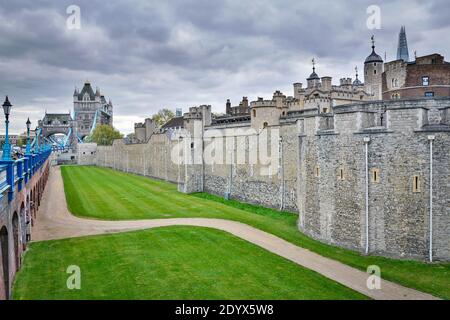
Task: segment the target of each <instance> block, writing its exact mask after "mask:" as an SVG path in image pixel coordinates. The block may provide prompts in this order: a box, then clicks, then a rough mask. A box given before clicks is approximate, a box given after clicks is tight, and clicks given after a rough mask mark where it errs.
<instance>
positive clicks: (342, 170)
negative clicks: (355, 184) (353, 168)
mask: <svg viewBox="0 0 450 320" xmlns="http://www.w3.org/2000/svg"><path fill="white" fill-rule="evenodd" d="M338 180H340V181H344V180H345V175H344V169H343V168H340V169H339V173H338Z"/></svg>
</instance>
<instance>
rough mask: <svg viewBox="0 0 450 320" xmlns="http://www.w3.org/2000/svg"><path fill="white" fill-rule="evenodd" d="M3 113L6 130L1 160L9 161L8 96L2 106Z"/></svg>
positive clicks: (9, 107)
mask: <svg viewBox="0 0 450 320" xmlns="http://www.w3.org/2000/svg"><path fill="white" fill-rule="evenodd" d="M2 107H3V112H4V113H5V124H6V130H5V143H4V144H3V157H2V159H3V160H6V161H8V160H11V145H10V144H9V133H8V129H9V114H10V112H11V107H12V104H11V103H10V102H9V99H8V96H6V99H5V102H4V103H3V105H2Z"/></svg>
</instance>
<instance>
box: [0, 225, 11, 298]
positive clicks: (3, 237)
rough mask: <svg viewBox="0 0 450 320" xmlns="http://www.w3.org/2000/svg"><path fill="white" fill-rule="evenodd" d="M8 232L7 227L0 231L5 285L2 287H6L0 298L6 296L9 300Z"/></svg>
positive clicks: (0, 252)
mask: <svg viewBox="0 0 450 320" xmlns="http://www.w3.org/2000/svg"><path fill="white" fill-rule="evenodd" d="M8 253H9V251H8V230H7V229H6V227H3V228H1V229H0V259H1V261H0V263H1V265H0V267H1V268H2V270H3V272H2V274H1V276H2V278H3V283H2V286H0V288H1V287H4V290H3V292H0V297H1V296H4V297H5V299H8V298H9V259H8Z"/></svg>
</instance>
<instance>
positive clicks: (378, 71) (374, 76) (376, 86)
mask: <svg viewBox="0 0 450 320" xmlns="http://www.w3.org/2000/svg"><path fill="white" fill-rule="evenodd" d="M383 66H384V63H383V59H382V58H381V57H380V56H379V55H378V54H377V53H376V52H375V38H374V36H372V53H371V54H370V55H369V56H368V57H367V58H366V61H365V62H364V85H365V89H366V92H368V93H370V94H372V95H373V100H381V99H382V97H383V94H382V85H381V82H382V81H381V79H382V74H383Z"/></svg>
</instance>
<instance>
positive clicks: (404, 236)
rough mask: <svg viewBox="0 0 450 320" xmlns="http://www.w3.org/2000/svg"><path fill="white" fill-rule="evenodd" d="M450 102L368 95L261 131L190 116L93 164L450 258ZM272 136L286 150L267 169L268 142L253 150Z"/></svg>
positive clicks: (343, 236) (311, 229) (341, 242)
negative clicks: (261, 158)
mask: <svg viewBox="0 0 450 320" xmlns="http://www.w3.org/2000/svg"><path fill="white" fill-rule="evenodd" d="M449 109H450V99H426V100H391V101H378V102H367V103H365V102H363V103H360V104H352V105H340V106H335V107H334V108H333V112H332V113H331V114H318V113H317V112H315V111H314V110H310V109H304V110H297V111H295V112H289V113H288V114H287V115H286V116H284V117H282V118H280V121H279V124H277V125H269V126H268V127H266V128H263V129H257V130H255V129H254V128H253V129H252V128H251V126H250V123H248V122H247V123H239V124H232V125H230V126H227V125H223V126H222V125H221V126H214V125H209V123H208V122H207V121H205V119H204V117H202V116H200V115H198V116H196V117H194V116H191V117H189V116H187V117H185V119H184V121H185V124H184V129H183V130H182V131H179V132H177V134H176V135H174V134H172V135H170V134H167V133H164V134H162V133H157V134H154V135H152V136H151V137H150V139H149V140H148V141H147V143H144V144H136V145H125V144H124V143H123V142H122V141H120V140H118V141H115V142H114V145H113V146H111V147H98V149H97V152H96V153H95V159H94V160H93V163H95V164H97V165H99V166H107V167H111V168H115V169H118V170H123V171H126V172H132V173H136V174H141V175H145V176H149V177H153V178H157V179H162V180H166V181H170V182H174V183H177V184H178V190H179V191H181V192H186V193H191V192H199V191H205V192H210V193H213V194H216V195H219V196H225V197H229V198H234V199H238V200H241V201H245V202H249V203H255V204H260V205H263V206H266V207H272V208H277V209H282V210H288V211H293V212H298V214H299V219H298V228H299V229H300V230H301V231H302V232H304V233H306V234H308V235H310V236H311V237H313V238H315V239H318V240H320V241H323V242H326V243H330V244H334V245H337V246H341V247H345V248H350V249H353V250H357V251H360V252H363V253H364V252H366V246H367V249H368V254H374V255H383V256H392V257H397V258H408V259H420V260H426V259H429V249H430V247H431V248H432V258H433V260H442V261H450V157H449V155H450V120H449ZM197 111H198V112H202V111H201V110H197ZM197 111H196V112H197ZM198 112H197V113H198ZM195 115H197V114H195ZM252 130H253V131H252ZM265 135H266V136H267V137H268V143H267V149H268V150H269V151H268V153H269V154H270V155H272V154H273V153H274V152H275V151H277V150H278V151H279V153H278V156H277V157H276V159H275V162H276V163H272V165H271V166H269V167H268V166H267V165H266V164H264V163H261V162H252V161H251V159H252V157H254V156H255V154H260V152H261V148H262V149H264V148H265V146H261V145H260V146H259V147H258V148H259V149H258V151H257V152H255V151H252V150H253V149H252V148H251V146H252V145H253V141H255V139H260V138H261V137H263V136H265ZM431 143H432V144H433V153H432V161H433V175H432V177H433V185H432V189H433V190H432V192H433V193H432V195H431V193H430V191H431V188H430V167H431V160H430V144H431ZM366 147H367V172H368V175H367V179H366ZM211 150H214V151H211ZM218 150H220V151H221V152H218ZM239 150H240V151H241V152H238V151H239ZM219 153H221V154H223V155H224V157H225V158H226V161H224V160H223V159H222V161H221V160H220V159H219V160H218V159H215V158H214V157H216V156H217V154H219ZM177 154H178V155H180V157H176V156H174V155H177ZM189 155H190V157H189ZM211 157H212V158H214V159H215V160H212V161H211V159H210V158H211ZM188 158H192V159H196V160H195V161H190V160H187V159H188ZM241 158H242V159H241ZM243 160H245V161H243ZM366 183H367V188H368V193H366ZM366 200H367V203H368V207H367V208H366ZM430 200H431V201H430ZM430 203H432V208H433V210H432V212H431V210H430V209H431V208H430ZM366 209H367V212H368V215H367V216H366ZM431 214H432V218H433V224H432V234H431V239H432V241H431V242H430V231H431V228H430V227H431V225H430V215H431ZM366 218H367V223H366ZM366 230H368V233H367V232H366Z"/></svg>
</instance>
